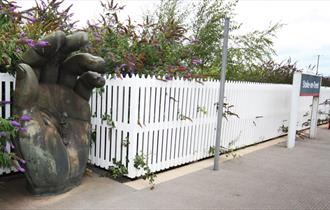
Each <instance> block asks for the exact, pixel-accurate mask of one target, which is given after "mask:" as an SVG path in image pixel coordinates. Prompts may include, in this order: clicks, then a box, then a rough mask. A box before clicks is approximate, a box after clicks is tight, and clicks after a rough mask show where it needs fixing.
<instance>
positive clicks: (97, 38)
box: [93, 32, 101, 41]
mask: <svg viewBox="0 0 330 210" xmlns="http://www.w3.org/2000/svg"><path fill="white" fill-rule="evenodd" d="M93 35H94V39H95V40H96V41H101V35H100V34H99V33H98V32H94V33H93Z"/></svg>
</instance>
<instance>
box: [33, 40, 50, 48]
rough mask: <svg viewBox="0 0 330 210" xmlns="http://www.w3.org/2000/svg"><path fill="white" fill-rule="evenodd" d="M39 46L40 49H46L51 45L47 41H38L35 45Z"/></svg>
mask: <svg viewBox="0 0 330 210" xmlns="http://www.w3.org/2000/svg"><path fill="white" fill-rule="evenodd" d="M35 45H37V46H40V47H45V46H48V45H49V43H48V42H47V41H42V40H41V41H37V43H36V44H35Z"/></svg>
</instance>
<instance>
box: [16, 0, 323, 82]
mask: <svg viewBox="0 0 330 210" xmlns="http://www.w3.org/2000/svg"><path fill="white" fill-rule="evenodd" d="M185 1H187V2H188V3H189V1H190V0H185ZM17 2H18V4H19V5H20V6H22V7H23V8H28V7H31V6H32V5H34V0H17ZM117 2H120V4H123V5H126V8H125V9H124V14H123V16H126V15H130V17H131V18H132V19H135V20H137V21H139V20H141V16H142V14H143V13H144V12H145V11H146V10H148V9H152V8H154V7H155V5H156V4H157V2H158V0H117ZM70 4H73V7H72V12H73V13H74V17H73V18H74V19H75V20H79V25H80V26H82V25H85V23H86V21H87V20H91V19H96V18H97V17H98V15H99V14H100V13H101V11H102V9H101V6H100V3H99V1H98V0H65V5H70ZM329 10H330V1H327V0H323V1H317V0H309V1H308V0H240V1H239V2H238V5H237V7H236V10H235V13H236V16H235V21H237V22H240V23H242V27H241V29H240V33H246V32H249V31H253V30H263V29H266V28H267V27H268V26H269V25H270V24H274V23H278V22H280V23H282V24H284V26H283V27H282V28H281V29H280V30H279V31H278V33H277V37H276V39H274V48H275V50H276V53H277V56H276V57H275V59H276V60H277V61H278V62H281V61H284V60H286V59H288V58H291V60H292V61H296V62H297V66H298V67H299V68H301V69H304V70H306V69H308V66H310V65H311V66H316V65H317V58H318V55H320V56H319V58H320V60H319V70H318V71H319V73H320V74H323V75H325V76H330V12H329ZM315 71H316V67H315V68H314V72H315Z"/></svg>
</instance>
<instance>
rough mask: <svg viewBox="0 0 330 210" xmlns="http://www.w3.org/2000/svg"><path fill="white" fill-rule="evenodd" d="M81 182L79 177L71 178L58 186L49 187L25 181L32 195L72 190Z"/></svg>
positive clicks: (46, 194) (54, 193)
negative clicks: (36, 185)
mask: <svg viewBox="0 0 330 210" xmlns="http://www.w3.org/2000/svg"><path fill="white" fill-rule="evenodd" d="M80 184H81V178H79V179H77V178H76V179H71V180H68V181H67V182H65V183H63V184H62V185H60V186H49V187H33V186H31V185H30V184H29V183H27V187H26V188H27V190H28V191H29V192H30V193H31V194H32V195H33V196H51V195H59V194H62V193H65V192H68V191H70V190H72V189H73V188H75V187H77V186H79V185H80Z"/></svg>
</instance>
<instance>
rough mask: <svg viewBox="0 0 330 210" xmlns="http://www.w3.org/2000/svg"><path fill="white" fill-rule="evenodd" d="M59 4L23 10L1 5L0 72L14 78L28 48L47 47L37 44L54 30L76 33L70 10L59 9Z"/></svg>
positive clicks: (43, 3)
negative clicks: (16, 67) (11, 75)
mask: <svg viewBox="0 0 330 210" xmlns="http://www.w3.org/2000/svg"><path fill="white" fill-rule="evenodd" d="M62 4H63V0H47V1H42V0H41V1H36V3H35V6H33V7H32V8H30V9H27V10H22V8H20V7H19V6H18V5H17V4H16V2H14V1H8V0H2V1H0V72H9V73H12V74H14V73H15V66H16V64H17V63H18V62H19V60H20V58H21V54H22V52H24V51H25V50H26V48H27V47H33V46H35V45H46V44H47V43H46V42H42V41H37V40H39V39H41V38H42V37H43V36H45V35H47V34H49V33H51V32H53V31H56V30H62V31H65V32H71V31H73V30H75V28H74V26H75V23H76V22H74V21H73V20H72V13H70V9H71V6H69V7H67V8H64V9H61V8H62Z"/></svg>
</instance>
